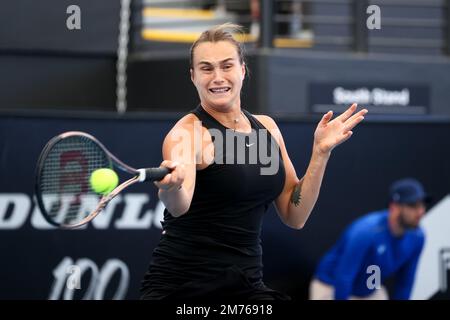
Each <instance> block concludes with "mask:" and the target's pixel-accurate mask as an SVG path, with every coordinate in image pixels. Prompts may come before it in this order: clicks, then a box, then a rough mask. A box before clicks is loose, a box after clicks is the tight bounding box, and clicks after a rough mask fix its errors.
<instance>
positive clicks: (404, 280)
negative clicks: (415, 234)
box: [393, 237, 425, 300]
mask: <svg viewBox="0 0 450 320" xmlns="http://www.w3.org/2000/svg"><path fill="white" fill-rule="evenodd" d="M424 242H425V238H424V237H421V238H420V240H419V242H418V243H417V247H416V250H414V254H413V256H412V257H411V258H410V259H409V260H408V261H407V262H406V263H405V265H404V266H402V267H401V268H400V270H399V271H398V272H397V275H396V277H395V289H394V295H393V298H394V299H395V300H408V299H409V298H410V296H411V290H412V287H413V284H414V279H415V276H416V270H417V264H418V262H419V258H420V253H421V252H422V248H423V245H424Z"/></svg>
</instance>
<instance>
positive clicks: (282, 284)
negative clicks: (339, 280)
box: [0, 114, 450, 299]
mask: <svg viewBox="0 0 450 320" xmlns="http://www.w3.org/2000/svg"><path fill="white" fill-rule="evenodd" d="M105 116H106V115H104V114H101V115H100V116H99V117H97V118H93V117H91V118H87V117H84V116H79V117H72V118H69V117H61V116H39V117H38V116H19V115H5V114H4V115H2V116H0V252H1V258H0V259H1V266H0V283H1V284H2V285H1V287H2V289H1V290H0V299H13V298H17V299H29V298H32V299H47V298H49V297H51V294H53V296H52V297H53V298H62V297H63V292H64V288H65V279H66V278H65V277H66V276H69V275H70V274H69V273H66V271H65V269H64V268H65V264H68V265H69V264H72V263H77V264H83V263H85V265H86V266H87V270H91V271H86V272H85V273H84V274H83V277H82V279H83V280H82V288H81V289H80V290H76V292H75V294H74V298H76V299H78V298H81V297H82V296H84V295H89V292H88V288H89V282H90V281H91V280H92V279H93V278H96V279H97V280H99V282H98V283H97V284H96V285H92V286H91V289H93V290H94V291H93V292H92V293H91V295H90V296H91V297H97V298H106V299H110V298H112V297H113V295H114V294H115V293H116V292H120V290H119V289H118V286H119V282H121V281H122V284H123V285H125V287H123V288H122V289H123V290H122V291H121V292H122V294H123V298H126V299H136V298H138V297H139V292H138V288H139V284H140V280H141V278H142V276H143V274H144V272H145V270H146V268H147V265H148V263H149V259H150V256H151V252H152V250H153V248H154V246H155V244H156V242H157V240H158V238H159V235H160V232H161V229H160V227H159V223H158V220H159V218H160V216H159V215H158V212H159V213H160V211H161V209H162V208H161V207H160V206H159V207H158V206H157V204H158V202H157V196H156V191H157V190H156V188H155V187H154V186H152V185H151V184H149V185H144V184H143V185H138V186H133V187H130V189H129V190H127V192H126V193H125V194H124V195H123V196H122V197H121V198H119V199H118V201H117V203H116V204H115V209H114V211H113V212H112V214H113V215H112V216H111V220H108V219H106V217H104V218H102V217H100V216H99V217H98V218H96V219H95V220H94V223H93V224H91V225H89V226H88V227H87V228H86V229H84V230H77V231H61V230H53V229H48V226H47V225H45V224H44V223H43V221H42V217H41V215H40V213H39V210H38V209H37V208H36V206H35V205H34V202H33V201H32V197H33V183H34V170H35V164H36V161H37V158H38V156H39V153H40V151H41V149H42V147H43V146H44V145H45V143H46V142H47V141H48V140H49V139H50V138H51V137H53V136H55V135H56V134H58V133H61V132H64V131H69V130H80V131H86V132H88V133H90V134H93V135H94V136H96V137H97V138H98V139H99V140H100V141H102V142H103V143H104V144H105V145H106V146H107V147H108V148H109V149H110V150H111V151H112V152H113V153H114V154H115V155H117V156H118V157H119V158H120V159H122V160H123V161H124V162H126V163H128V164H130V165H132V166H135V167H145V166H156V165H158V164H159V163H160V161H161V155H160V150H161V143H162V140H163V137H164V136H165V134H166V132H167V131H168V130H169V128H170V127H171V126H172V125H173V124H174V123H175V121H176V119H175V118H174V116H173V115H172V116H170V117H169V116H167V117H160V118H155V117H153V118H152V117H150V115H145V114H144V115H139V116H134V117H128V118H119V117H111V116H109V118H108V117H105ZM278 123H279V126H280V129H281V131H282V133H283V135H284V138H285V141H286V145H287V148H288V151H289V154H290V157H291V159H292V161H293V163H294V165H295V167H296V170H297V174H298V175H301V174H303V173H304V170H305V169H306V166H307V164H308V161H309V157H310V152H311V144H312V136H313V132H314V128H315V125H316V120H311V121H306V120H297V121H294V120H292V119H279V120H278ZM448 137H450V123H448V122H425V121H419V120H417V121H412V120H409V121H397V122H380V121H375V120H372V121H371V120H370V117H368V119H367V121H366V122H365V123H363V124H362V125H360V126H359V127H358V128H357V129H356V130H355V134H354V135H353V137H352V138H351V139H350V140H349V141H348V142H346V143H345V144H343V145H341V146H339V147H338V148H337V149H335V151H334V152H333V155H332V158H331V160H330V162H329V165H328V168H327V172H326V175H325V178H324V181H323V186H322V190H321V194H320V197H319V200H318V203H317V206H316V208H315V210H314V211H313V214H312V216H311V218H310V220H309V221H308V223H307V225H306V227H305V228H304V229H302V230H301V231H296V230H292V229H289V228H288V227H286V226H284V225H283V224H282V223H281V222H280V220H279V219H278V217H277V216H276V214H275V212H274V210H273V208H271V209H270V211H269V212H268V213H267V215H266V218H265V222H264V228H263V249H264V264H265V280H266V282H267V284H268V285H269V286H272V287H273V288H275V289H278V290H282V291H285V292H287V293H289V294H291V295H292V296H293V297H294V298H295V299H304V298H306V293H307V284H308V281H309V279H310V277H311V274H312V272H313V270H314V267H315V265H316V263H317V261H318V259H319V258H320V256H321V255H322V254H323V253H324V251H325V250H326V249H328V248H329V247H330V246H331V245H332V243H333V242H334V241H335V240H336V238H337V237H338V235H339V233H340V232H341V231H342V230H343V228H344V227H345V226H346V225H347V224H348V223H349V222H350V221H351V220H352V219H354V218H356V217H358V216H360V215H362V214H364V213H366V212H367V211H370V210H376V209H380V208H382V207H384V205H385V204H386V193H387V188H388V186H389V184H390V182H391V181H392V180H394V179H397V178H400V177H405V176H415V177H417V178H418V179H420V180H422V182H423V183H424V185H425V186H426V188H427V189H428V190H429V192H430V193H432V194H433V196H434V199H435V200H436V201H438V200H439V199H441V198H443V197H444V196H445V195H446V194H448V193H449V191H450V185H449V181H450V165H449V164H450V148H449V144H448V141H447V139H448ZM122 178H125V177H122ZM13 203H14V205H13ZM133 217H134V218H133ZM108 218H109V217H108ZM102 219H103V220H102ZM133 223H134V224H133ZM83 259H84V260H83ZM58 267H59V268H58ZM96 268H98V274H97V276H96V277H93V276H92V270H93V269H94V270H95V269H96ZM109 276H110V278H109V279H108V277H109ZM128 276H129V278H127V277H128ZM56 279H60V281H61V282H58V281H56ZM61 284H62V287H61V288H59V287H58V286H59V285H61ZM102 285H104V286H105V287H104V288H102V287H101V286H102ZM67 297H70V295H69V296H67Z"/></svg>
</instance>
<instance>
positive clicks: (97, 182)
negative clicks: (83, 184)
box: [89, 168, 119, 195]
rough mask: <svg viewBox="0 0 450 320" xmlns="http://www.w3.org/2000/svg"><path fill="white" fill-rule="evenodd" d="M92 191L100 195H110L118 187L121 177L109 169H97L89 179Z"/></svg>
mask: <svg viewBox="0 0 450 320" xmlns="http://www.w3.org/2000/svg"><path fill="white" fill-rule="evenodd" d="M89 182H90V184H91V188H92V190H94V191H95V192H96V193H99V194H103V195H105V194H108V193H110V192H111V191H113V190H114V188H115V187H117V184H118V183H119V177H118V176H117V173H116V172H115V171H114V170H111V169H108V168H101V169H97V170H95V171H94V172H92V174H91V177H90V179H89Z"/></svg>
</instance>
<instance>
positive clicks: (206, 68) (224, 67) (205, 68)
mask: <svg viewBox="0 0 450 320" xmlns="http://www.w3.org/2000/svg"><path fill="white" fill-rule="evenodd" d="M232 67H233V66H232V65H226V66H223V67H222V68H221V69H223V70H229V69H231V68H232ZM200 70H202V71H213V70H214V68H210V67H204V68H200Z"/></svg>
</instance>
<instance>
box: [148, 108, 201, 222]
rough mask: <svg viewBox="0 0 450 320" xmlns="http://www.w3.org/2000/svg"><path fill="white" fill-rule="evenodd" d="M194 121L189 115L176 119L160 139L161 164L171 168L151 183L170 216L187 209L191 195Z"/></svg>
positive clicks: (193, 177)
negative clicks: (159, 178) (161, 144)
mask: <svg viewBox="0 0 450 320" xmlns="http://www.w3.org/2000/svg"><path fill="white" fill-rule="evenodd" d="M195 120H197V118H196V117H195V116H194V115H191V114H189V115H187V116H185V117H183V118H182V119H180V121H178V122H177V123H176V124H175V126H174V127H173V128H172V129H171V130H170V132H169V133H168V134H167V136H166V137H165V139H164V142H163V147H162V154H163V159H164V161H163V162H162V163H161V166H163V167H168V168H171V169H173V171H172V172H171V173H170V174H168V175H166V177H165V178H164V179H163V180H161V181H159V182H155V185H156V186H157V187H158V188H159V191H158V196H159V199H160V200H161V201H162V202H163V203H164V206H165V207H166V208H167V210H168V211H169V212H170V213H171V214H172V215H173V216H174V217H178V216H180V215H183V214H184V213H186V212H187V211H188V210H189V207H190V205H191V201H192V196H193V194H194V187H195V176H196V155H197V152H198V148H199V147H198V143H196V139H195V137H196V133H195V130H199V128H198V126H196V125H195ZM200 130H201V127H200ZM197 134H199V133H198V132H197Z"/></svg>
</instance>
